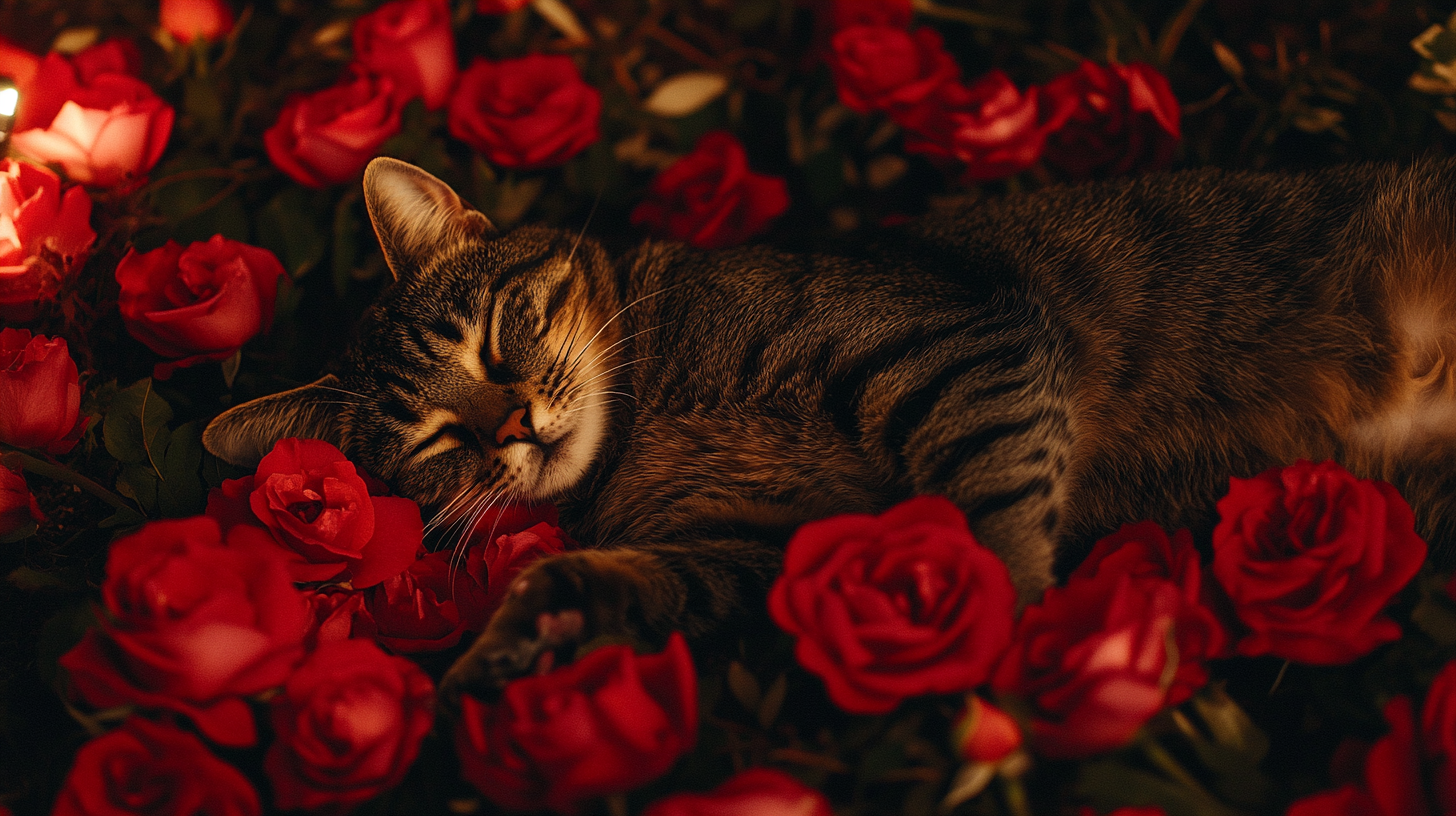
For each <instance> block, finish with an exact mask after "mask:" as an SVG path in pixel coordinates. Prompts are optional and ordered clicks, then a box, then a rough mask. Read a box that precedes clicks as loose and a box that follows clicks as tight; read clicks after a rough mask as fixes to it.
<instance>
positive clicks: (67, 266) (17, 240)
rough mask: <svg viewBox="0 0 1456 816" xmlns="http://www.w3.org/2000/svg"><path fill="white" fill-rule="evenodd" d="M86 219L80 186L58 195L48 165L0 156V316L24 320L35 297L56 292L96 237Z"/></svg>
mask: <svg viewBox="0 0 1456 816" xmlns="http://www.w3.org/2000/svg"><path fill="white" fill-rule="evenodd" d="M90 222H91V197H90V196H88V195H86V191H85V190H82V189H81V188H80V187H72V188H71V189H69V190H67V191H66V192H65V194H64V195H63V194H62V193H61V178H60V176H57V175H56V174H55V173H52V172H51V171H50V170H47V169H45V168H44V167H37V166H35V165H33V164H28V163H26V162H18V161H12V160H10V159H0V317H4V318H6V319H10V320H29V319H31V318H32V317H33V316H34V314H35V304H36V303H37V302H38V301H43V300H50V299H52V298H54V297H55V295H56V291H57V290H58V289H60V285H61V280H62V279H63V278H65V277H66V275H67V274H69V273H70V271H71V270H72V269H78V268H80V266H81V265H82V264H83V263H85V260H86V252H87V250H88V249H90V248H91V244H92V243H94V242H95V241H96V233H95V232H93V231H92V230H91V223H90Z"/></svg>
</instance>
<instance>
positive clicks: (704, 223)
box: [632, 130, 789, 249]
mask: <svg viewBox="0 0 1456 816" xmlns="http://www.w3.org/2000/svg"><path fill="white" fill-rule="evenodd" d="M788 208H789V188H788V185H787V184H785V183H784V180H783V179H781V178H779V177H778V176H766V175H761V174H759V173H755V172H753V171H751V170H749V169H748V154H747V153H745V152H744V150H743V145H741V144H739V142H738V140H737V139H736V138H734V137H733V135H732V134H730V133H727V132H724V131H721V130H715V131H713V132H711V133H708V134H706V135H704V136H703V138H701V139H699V140H698V144H697V146H696V147H694V148H693V152H691V153H689V154H688V155H686V156H683V157H682V158H680V159H678V160H677V161H675V162H673V163H672V164H671V165H670V166H668V168H667V169H665V170H663V171H662V172H661V173H658V174H657V178H654V179H653V180H652V187H651V189H650V190H649V191H648V194H647V199H646V200H645V201H643V202H642V203H640V204H638V205H637V206H636V208H634V209H633V210H632V223H633V224H637V225H642V226H646V227H647V228H648V229H650V230H651V231H652V232H653V233H655V234H657V235H661V236H666V237H669V238H674V239H676V240H679V241H686V242H688V243H690V244H692V245H693V246H695V247H698V248H699V249H721V248H722V247H727V246H732V245H734V244H740V243H743V242H744V241H746V240H748V239H749V238H750V237H752V236H754V235H756V234H758V233H759V232H762V231H763V230H764V229H766V228H767V227H768V225H769V222H771V221H773V220H774V219H775V218H778V217H779V216H780V215H783V214H784V211H785V210H787V209H788Z"/></svg>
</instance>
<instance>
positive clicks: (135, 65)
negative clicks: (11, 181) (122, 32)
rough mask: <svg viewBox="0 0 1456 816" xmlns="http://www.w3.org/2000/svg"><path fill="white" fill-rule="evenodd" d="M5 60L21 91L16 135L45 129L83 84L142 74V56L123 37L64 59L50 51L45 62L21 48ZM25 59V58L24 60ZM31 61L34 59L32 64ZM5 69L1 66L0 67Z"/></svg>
mask: <svg viewBox="0 0 1456 816" xmlns="http://www.w3.org/2000/svg"><path fill="white" fill-rule="evenodd" d="M7 56H8V60H9V61H13V64H14V66H15V68H14V69H12V70H17V73H14V74H11V73H7V71H5V70H0V74H6V75H7V76H9V77H10V78H11V79H13V80H15V87H16V89H17V90H18V91H20V100H19V106H18V107H17V108H16V110H15V122H14V123H13V125H12V129H13V130H14V131H15V132H17V133H18V132H20V131H22V130H30V129H31V128H44V127H46V126H47V125H49V124H50V123H51V121H52V120H54V119H55V118H56V114H58V113H60V112H61V106H63V105H65V104H66V100H67V99H70V98H72V94H74V93H75V92H76V90H77V89H78V88H80V87H82V86H84V85H89V84H91V83H92V82H94V81H96V78H97V77H100V76H102V75H103V74H124V75H126V76H131V77H135V76H136V75H137V74H138V73H139V72H140V71H141V64H142V53H141V50H140V49H138V48H137V45H136V43H134V42H132V41H131V40H129V39H125V38H112V39H109V40H104V41H102V42H100V43H97V44H96V45H93V46H91V47H89V48H86V49H84V50H82V51H80V52H78V53H76V54H73V55H71V56H69V57H67V56H66V55H64V54H60V53H58V52H55V51H52V52H50V53H49V54H46V55H45V58H44V59H41V58H40V57H36V56H35V55H34V54H29V53H28V52H21V51H20V49H18V48H17V49H13V51H10V52H8V54H7ZM27 57H28V58H27ZM30 60H35V62H34V63H32V62H30ZM4 67H6V66H3V65H0V68H4Z"/></svg>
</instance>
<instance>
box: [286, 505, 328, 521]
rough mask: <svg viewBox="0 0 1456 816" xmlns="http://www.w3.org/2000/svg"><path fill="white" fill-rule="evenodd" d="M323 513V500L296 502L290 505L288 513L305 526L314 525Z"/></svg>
mask: <svg viewBox="0 0 1456 816" xmlns="http://www.w3.org/2000/svg"><path fill="white" fill-rule="evenodd" d="M323 511H324V503H323V500H322V499H314V500H312V501H301V502H294V503H293V504H290V505H288V512H289V513H290V514H292V515H293V517H294V518H296V519H298V520H299V521H302V522H303V523H304V524H313V523H314V521H315V520H316V519H317V518H318V517H319V514H320V513H322V512H323Z"/></svg>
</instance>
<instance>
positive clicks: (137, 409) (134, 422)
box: [102, 377, 172, 470]
mask: <svg viewBox="0 0 1456 816" xmlns="http://www.w3.org/2000/svg"><path fill="white" fill-rule="evenodd" d="M171 419H172V406H170V405H168V404H167V401H166V400H164V399H162V398H161V397H160V396H158V395H157V394H156V393H155V392H154V391H153V390H152V380H151V378H150V377H148V378H146V379H143V380H138V381H136V382H135V383H132V384H131V385H129V386H127V387H126V388H125V389H124V390H122V391H120V392H118V393H117V395H116V396H115V397H114V398H113V399H112V401H111V406H110V408H109V409H108V410H107V412H106V420H105V422H104V423H103V430H102V434H103V436H104V437H105V439H106V452H107V453H110V454H111V456H112V458H114V459H116V460H117V461H118V462H122V463H124V464H128V465H137V464H142V463H145V464H146V465H147V466H149V467H151V468H153V469H154V470H155V468H156V460H157V457H159V456H160V455H161V453H162V451H161V450H160V449H159V440H158V437H159V436H160V437H161V439H160V445H163V446H164V445H165V444H166V433H167V423H168V422H169V421H170V420H171Z"/></svg>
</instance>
